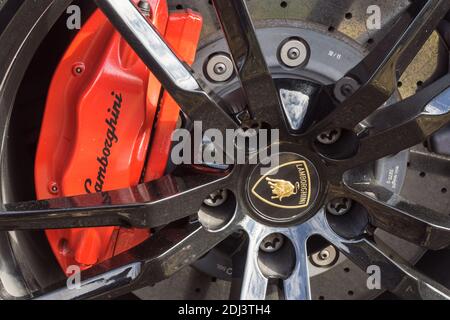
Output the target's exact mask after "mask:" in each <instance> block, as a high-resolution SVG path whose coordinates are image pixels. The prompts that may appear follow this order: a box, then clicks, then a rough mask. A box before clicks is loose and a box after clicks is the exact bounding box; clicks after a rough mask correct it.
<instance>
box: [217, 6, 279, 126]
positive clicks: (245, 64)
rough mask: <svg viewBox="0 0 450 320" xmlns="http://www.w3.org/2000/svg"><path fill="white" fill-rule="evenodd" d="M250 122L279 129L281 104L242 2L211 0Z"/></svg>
mask: <svg viewBox="0 0 450 320" xmlns="http://www.w3.org/2000/svg"><path fill="white" fill-rule="evenodd" d="M213 3H214V6H215V8H216V13H217V16H218V18H219V20H220V23H221V25H222V30H223V32H224V34H225V38H226V39H227V42H228V47H229V49H230V52H231V56H232V60H233V62H234V65H235V68H236V70H237V71H238V73H239V78H240V80H241V84H242V88H243V90H244V93H245V95H246V97H247V102H248V106H249V109H250V112H251V115H252V117H253V118H254V119H256V120H259V121H263V122H266V123H268V124H270V125H271V126H272V127H273V128H281V124H282V123H283V120H282V117H281V114H282V113H281V103H280V98H279V95H278V90H277V89H276V87H275V84H274V82H273V79H272V76H271V74H270V72H269V69H268V67H267V64H266V61H265V58H264V55H263V53H262V50H261V47H260V45H259V42H258V39H257V36H256V33H255V28H254V26H253V23H252V20H251V17H250V13H249V12H248V9H247V5H246V4H245V0H231V1H230V0H213Z"/></svg>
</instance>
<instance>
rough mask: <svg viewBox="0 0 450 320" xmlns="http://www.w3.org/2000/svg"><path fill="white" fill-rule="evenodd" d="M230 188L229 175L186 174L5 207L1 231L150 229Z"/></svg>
mask: <svg viewBox="0 0 450 320" xmlns="http://www.w3.org/2000/svg"><path fill="white" fill-rule="evenodd" d="M232 186H233V184H232V183H231V177H230V176H227V177H224V176H217V175H206V174H200V173H189V172H185V173H184V174H183V176H182V177H181V176H173V175H169V176H165V177H163V178H161V179H159V180H157V181H153V182H149V183H145V184H141V185H138V186H136V187H130V188H126V189H120V190H115V191H110V192H103V193H93V194H87V195H81V196H75V197H66V198H57V199H49V200H39V201H29V202H19V203H10V204H4V205H3V206H2V210H1V212H0V230H14V229H16V230H17V229H25V230H28V229H61V228H81V227H98V226H126V227H130V226H132V227H141V228H153V227H158V226H163V225H166V224H168V223H170V222H173V221H176V220H179V219H181V218H184V217H188V216H190V215H194V214H196V213H197V212H198V210H199V208H200V207H201V205H202V203H203V200H204V199H205V198H206V197H207V196H208V195H209V194H211V193H213V192H214V191H217V190H220V189H222V188H225V189H226V188H232Z"/></svg>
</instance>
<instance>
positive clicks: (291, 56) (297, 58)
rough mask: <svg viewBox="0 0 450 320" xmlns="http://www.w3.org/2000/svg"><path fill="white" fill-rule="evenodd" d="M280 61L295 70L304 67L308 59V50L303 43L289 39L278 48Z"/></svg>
mask: <svg viewBox="0 0 450 320" xmlns="http://www.w3.org/2000/svg"><path fill="white" fill-rule="evenodd" d="M279 55H280V60H281V62H282V63H283V64H284V65H285V66H287V67H289V68H296V67H300V66H301V65H304V64H305V63H306V62H307V60H308V58H309V48H308V46H307V44H306V42H305V41H303V40H300V39H291V40H289V41H286V42H285V43H283V45H282V46H281V48H280V54H279Z"/></svg>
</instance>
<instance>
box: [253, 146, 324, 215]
mask: <svg viewBox="0 0 450 320" xmlns="http://www.w3.org/2000/svg"><path fill="white" fill-rule="evenodd" d="M278 157H279V162H278V165H277V166H274V167H273V168H269V169H266V167H264V166H262V165H258V166H257V167H256V168H255V169H254V170H253V172H252V173H251V175H250V179H249V182H248V196H249V199H250V203H251V204H252V206H253V207H254V208H255V209H256V213H257V215H258V216H260V217H261V218H263V219H265V220H269V221H270V222H275V223H276V222H279V223H287V222H292V221H295V220H297V219H300V218H302V217H303V216H305V215H306V214H307V213H308V211H309V210H310V209H311V207H312V206H313V205H314V203H315V201H316V199H317V196H318V193H319V190H320V181H319V175H318V173H317V170H316V168H315V167H314V165H313V164H312V162H311V161H309V160H308V159H306V158H305V157H302V156H301V155H298V154H296V153H280V154H278ZM262 169H263V170H264V171H262Z"/></svg>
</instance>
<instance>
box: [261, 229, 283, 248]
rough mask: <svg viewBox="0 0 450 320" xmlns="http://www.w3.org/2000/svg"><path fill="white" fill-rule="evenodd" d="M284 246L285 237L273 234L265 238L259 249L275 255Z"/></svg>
mask: <svg viewBox="0 0 450 320" xmlns="http://www.w3.org/2000/svg"><path fill="white" fill-rule="evenodd" d="M283 244H284V236H283V235H282V234H280V233H272V234H271V235H268V236H267V237H265V238H264V240H263V241H262V242H261V244H260V245H259V248H260V249H261V250H262V251H264V252H267V253H273V252H276V251H278V250H280V249H281V247H282V246H283Z"/></svg>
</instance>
